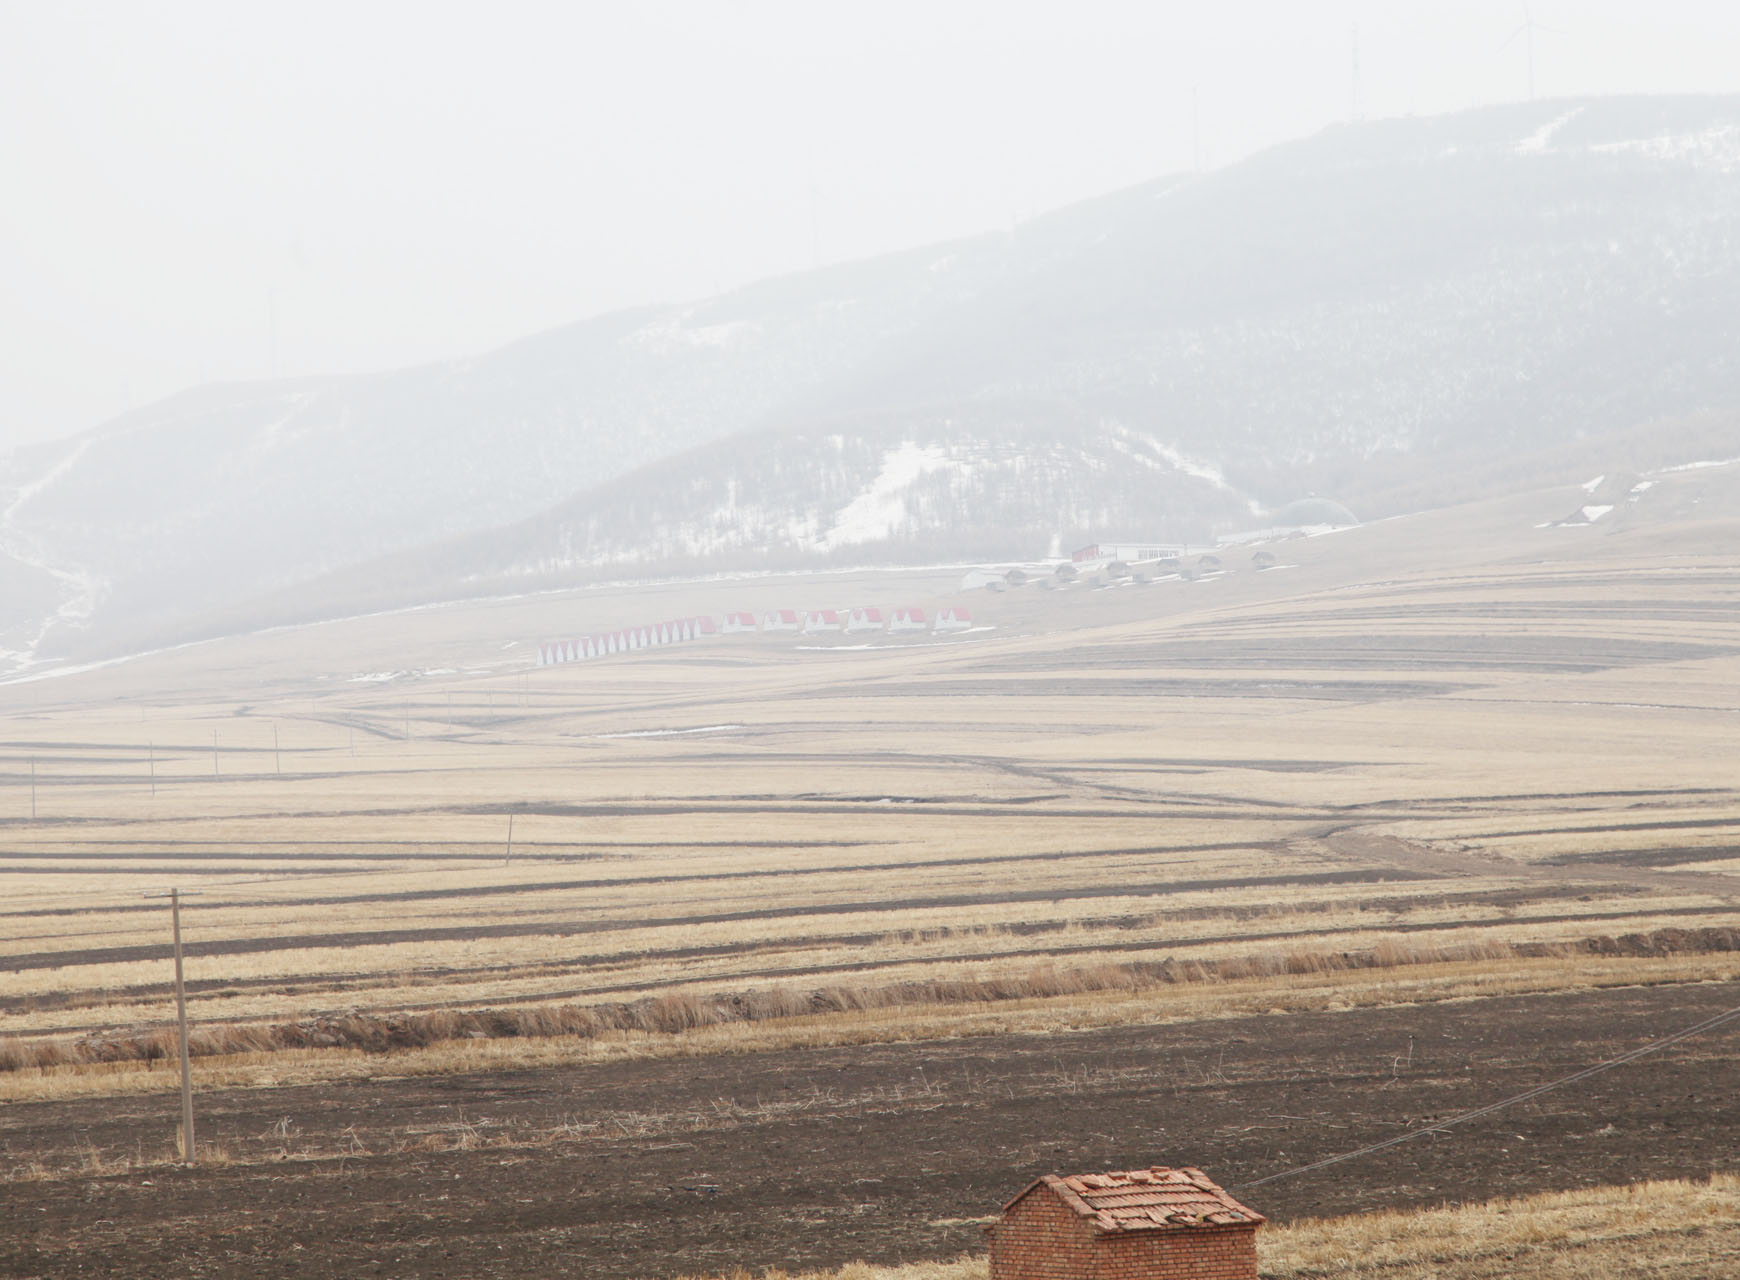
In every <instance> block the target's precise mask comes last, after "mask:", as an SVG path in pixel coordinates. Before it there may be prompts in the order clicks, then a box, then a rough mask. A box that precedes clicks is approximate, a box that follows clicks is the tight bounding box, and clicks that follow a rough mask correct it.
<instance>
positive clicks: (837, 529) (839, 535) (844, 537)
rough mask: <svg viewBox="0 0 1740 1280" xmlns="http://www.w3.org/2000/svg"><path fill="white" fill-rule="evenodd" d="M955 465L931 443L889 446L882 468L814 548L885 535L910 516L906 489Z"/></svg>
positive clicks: (842, 510)
mask: <svg viewBox="0 0 1740 1280" xmlns="http://www.w3.org/2000/svg"><path fill="white" fill-rule="evenodd" d="M959 465H960V464H958V463H952V462H951V461H950V459H949V456H948V453H947V452H946V451H945V450H943V449H940V448H937V447H936V446H934V445H933V446H931V447H928V448H926V447H924V446H922V445H918V444H915V443H914V442H912V441H911V440H908V441H905V442H904V443H902V444H901V445H900V446H899V447H898V448H894V449H890V450H889V451H888V452H887V453H885V454H884V455H883V456H882V470H880V471H879V472H877V473H876V478H875V479H874V480H872V481H871V482H870V485H869V487H868V488H866V489H865V490H864V491H863V492H862V493H860V494H859V495H858V496H857V497H856V498H853V499H852V501H850V502H848V503H847V504H846V505H845V506H843V507H841V508H840V510H839V512H838V513H836V514H835V516H834V523H833V527H832V528H830V529H829V530H828V532H827V533H825V534H824V535H822V536H821V537H820V538H818V539H816V541H815V546H816V548H817V549H818V550H822V551H832V550H833V549H834V548H835V547H845V546H853V545H856V544H857V543H861V542H876V541H879V540H881V539H883V538H887V537H889V536H890V535H892V534H893V533H894V532H895V531H896V530H898V529H900V528H901V527H902V526H904V525H905V524H906V523H907V522H908V520H909V519H910V512H909V511H908V509H907V505H906V492H907V490H908V489H910V488H911V487H912V486H913V485H914V484H915V483H917V482H918V481H919V480H920V479H921V478H923V477H924V476H927V475H929V474H930V473H931V472H933V471H941V470H944V469H946V468H949V467H951V466H954V467H958V466H959Z"/></svg>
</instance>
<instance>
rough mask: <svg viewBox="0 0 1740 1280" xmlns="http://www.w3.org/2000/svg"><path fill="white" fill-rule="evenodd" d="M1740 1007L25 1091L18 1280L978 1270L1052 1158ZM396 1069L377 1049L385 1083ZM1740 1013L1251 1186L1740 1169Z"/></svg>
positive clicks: (1081, 1158)
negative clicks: (480, 1072) (178, 1154)
mask: <svg viewBox="0 0 1740 1280" xmlns="http://www.w3.org/2000/svg"><path fill="white" fill-rule="evenodd" d="M1735 1005H1740V984H1733V983H1703V984H1696V985H1686V986H1663V987H1655V988H1647V989H1646V988H1625V989H1619V990H1612V991H1604V992H1584V993H1578V994H1569V995H1556V996H1539V997H1526V998H1504V999H1491V1000H1475V1001H1462V1002H1450V1003H1442V1004H1435V1005H1425V1006H1417V1007H1398V1008H1391V1009H1377V1010H1360V1011H1350V1012H1342V1013H1315V1014H1287V1015H1271V1016H1267V1017H1255V1018H1239V1019H1227V1020H1221V1021H1213V1022H1204V1023H1195V1024H1189V1025H1182V1026H1181V1025H1174V1026H1166V1027H1136V1028H1118V1029H1112V1030H1100V1031H1092V1032H1083V1033H1076V1034H1066V1035H1053V1036H1018V1037H998V1038H984V1039H962V1040H947V1041H929V1042H919V1043H911V1044H897V1045H877V1046H869V1047H855V1048H849V1049H838V1050H832V1049H830V1050H814V1051H793V1052H779V1053H761V1054H745V1055H741V1056H735V1057H723V1058H702V1059H685V1060H668V1061H659V1062H631V1063H622V1064H616V1065H605V1066H597V1065H594V1066H585V1067H576V1068H572V1069H565V1070H548V1071H540V1072H535V1073H530V1072H528V1073H523V1074H513V1075H499V1076H491V1077H479V1076H454V1077H440V1078H430V1079H408V1080H387V1079H379V1080H374V1081H370V1082H366V1083H359V1084H348V1085H334V1086H326V1087H320V1088H285V1089H276V1090H273V1089H265V1090H250V1091H235V1092H227V1093H216V1094H209V1095H206V1096H203V1097H202V1098H201V1099H200V1112H201V1116H202V1120H201V1130H200V1136H201V1141H202V1145H203V1144H204V1143H208V1142H209V1143H212V1144H214V1145H215V1147H216V1148H217V1149H218V1150H219V1151H220V1152H221V1153H222V1154H223V1156H224V1158H227V1160H228V1163H212V1164H208V1165H205V1166H202V1167H200V1168H197V1169H182V1168H177V1167H172V1166H166V1165H160V1166H157V1167H154V1168H146V1169H144V1170H135V1171H132V1172H127V1173H104V1172H102V1170H103V1169H104V1167H105V1165H106V1163H107V1162H112V1161H115V1160H116V1159H117V1158H118V1157H122V1156H134V1155H135V1154H136V1153H140V1152H143V1153H145V1154H146V1155H149V1154H151V1153H154V1152H161V1151H162V1150H163V1148H164V1146H165V1144H166V1142H167V1140H168V1136H169V1135H170V1134H171V1133H172V1131H173V1125H174V1120H175V1101H174V1097H173V1095H171V1094H164V1095H161V1096H154V1097H149V1098H143V1099H141V1098H133V1099H122V1100H117V1099H103V1100H96V1101H89V1102H60V1103H28V1104H15V1105H12V1106H10V1107H8V1108H6V1109H5V1111H4V1112H0V1153H3V1158H4V1161H5V1163H6V1165H7V1166H8V1168H9V1169H10V1170H11V1171H12V1172H13V1173H14V1174H15V1173H16V1172H17V1171H18V1170H20V1169H26V1168H29V1167H30V1166H31V1165H33V1164H34V1163H37V1162H41V1163H42V1164H44V1165H49V1166H60V1165H63V1164H65V1163H66V1161H67V1157H68V1154H69V1147H70V1148H71V1149H72V1152H73V1154H74V1156H75V1158H78V1157H79V1153H85V1157H84V1158H87V1159H88V1162H89V1164H90V1169H89V1170H86V1171H81V1172H74V1173H71V1174H70V1175H67V1176H55V1177H44V1178H36V1179H30V1178H26V1179H24V1180H18V1181H8V1182H5V1183H3V1184H0V1275H5V1276H8V1277H44V1278H46V1277H57V1278H58V1277H63V1276H104V1277H165V1278H167V1277H189V1276H209V1277H286V1278H288V1277H297V1278H299V1280H300V1278H303V1277H309V1276H334V1275H344V1276H371V1275H394V1276H409V1275H415V1276H428V1277H485V1276H489V1277H539V1278H540V1280H542V1278H544V1277H552V1276H564V1275H574V1276H580V1275H584V1276H596V1277H656V1276H671V1275H679V1274H683V1273H692V1272H705V1271H713V1270H718V1269H724V1268H729V1267H731V1266H736V1265H743V1266H749V1267H762V1266H776V1265H777V1266H785V1267H796V1266H820V1265H828V1264H838V1263H841V1262H845V1261H848V1260H851V1259H855V1258H864V1259H868V1260H872V1261H899V1260H912V1259H918V1258H924V1257H939V1256H949V1255H953V1254H957V1253H960V1252H963V1251H968V1250H976V1249H978V1248H981V1247H982V1238H981V1236H980V1233H979V1229H978V1225H977V1223H976V1222H975V1221H973V1220H974V1219H977V1218H980V1217H982V1216H984V1215H987V1214H990V1213H993V1212H994V1211H995V1210H996V1208H997V1206H998V1204H999V1203H1000V1201H1002V1200H1003V1199H1004V1198H1006V1197H1007V1196H1009V1195H1010V1194H1012V1193H1013V1192H1015V1191H1017V1190H1019V1189H1020V1187H1021V1186H1022V1185H1023V1184H1024V1182H1025V1181H1026V1180H1027V1179H1029V1178H1032V1177H1033V1176H1035V1175H1037V1174H1039V1173H1043V1172H1046V1171H1050V1170H1085V1169H1105V1168H1122V1167H1128V1166H1133V1165H1143V1164H1149V1163H1156V1162H1167V1163H1185V1164H1199V1165H1201V1166H1203V1167H1205V1168H1206V1169H1208V1170H1209V1171H1210V1172H1211V1173H1212V1174H1213V1175H1215V1176H1216V1177H1218V1178H1219V1179H1220V1180H1222V1181H1223V1182H1225V1183H1226V1184H1228V1185H1229V1186H1232V1187H1233V1188H1235V1189H1237V1188H1239V1187H1240V1186H1241V1185H1242V1184H1244V1183H1246V1182H1249V1181H1252V1180H1254V1179H1257V1178H1261V1177H1264V1176H1266V1175H1269V1174H1272V1173H1276V1172H1278V1171H1281V1170H1284V1169H1288V1168H1293V1167H1296V1166H1298V1165H1301V1164H1305V1163H1307V1162H1310V1161H1313V1160H1316V1159H1319V1158H1322V1157H1324V1156H1328V1155H1333V1154H1336V1153H1338V1152H1342V1151H1348V1150H1352V1149H1354V1148H1357V1147H1360V1146H1362V1145H1364V1144H1366V1143H1370V1142H1374V1141H1379V1140H1381V1139H1384V1138H1388V1137H1392V1136H1395V1135H1396V1134H1398V1133H1402V1132H1405V1131H1407V1129H1409V1128H1420V1127H1423V1126H1426V1125H1429V1124H1431V1123H1432V1122H1434V1121H1435V1120H1442V1119H1444V1118H1446V1117H1448V1116H1450V1115H1453V1114H1456V1113H1459V1112H1462V1111H1464V1110H1467V1109H1470V1108H1474V1107H1479V1106H1483V1105H1485V1104H1488V1103H1491V1102H1494V1101H1496V1100H1499V1099H1501V1098H1504V1097H1507V1096H1510V1095H1512V1094H1515V1093H1517V1092H1520V1091H1522V1090H1524V1089H1528V1088H1530V1087H1532V1086H1535V1085H1537V1084H1541V1083H1543V1082H1546V1081H1550V1080H1553V1079H1557V1078H1559V1077H1561V1076H1564V1075H1566V1074H1569V1073H1570V1072H1572V1071H1575V1070H1577V1069H1580V1068H1582V1067H1585V1066H1588V1065H1590V1064H1592V1063H1595V1062H1598V1061H1601V1060H1603V1059H1605V1058H1608V1057H1611V1056H1613V1055H1615V1054H1619V1053H1623V1052H1626V1051H1628V1050H1631V1049H1634V1048H1636V1047H1637V1046H1639V1045H1640V1044H1641V1043H1643V1042H1645V1041H1647V1040H1649V1039H1652V1038H1655V1037H1658V1036H1661V1035H1664V1034H1667V1033H1670V1032H1673V1031H1675V1030H1678V1029H1680V1028H1683V1027H1686V1026H1689V1025H1691V1024H1693V1023H1696V1022H1699V1021H1701V1020H1702V1019H1704V1018H1706V1017H1708V1016H1710V1015H1712V1014H1714V1013H1718V1012H1720V1011H1722V1010H1725V1009H1728V1008H1731V1007H1733V1006H1735ZM389 1064H390V1059H382V1067H383V1070H385V1069H387V1068H388V1066H389ZM1737 1086H1740V1023H1730V1024H1727V1025H1726V1026H1725V1027H1724V1028H1722V1029H1719V1030H1717V1031H1715V1032H1712V1033H1710V1034H1709V1035H1708V1036H1706V1037H1701V1038H1698V1039H1693V1040H1688V1041H1685V1042H1682V1043H1680V1044H1677V1045H1674V1046H1672V1047H1670V1048H1668V1049H1666V1050H1664V1051H1663V1052H1661V1053H1659V1054H1656V1055H1652V1056H1650V1057H1647V1058H1644V1059H1642V1060H1640V1061H1638V1062H1636V1063H1633V1064H1630V1065H1627V1066H1624V1067H1620V1068H1616V1069H1614V1070H1612V1071H1610V1072H1607V1073H1605V1074H1602V1075H1599V1076H1596V1077H1594V1078H1593V1079H1591V1080H1589V1081H1586V1082H1583V1083H1580V1084H1578V1085H1577V1086H1575V1087H1573V1088H1569V1089H1565V1090H1562V1091H1559V1092H1554V1093H1551V1094H1548V1095H1545V1096H1543V1097H1541V1098H1539V1099H1537V1100H1535V1101H1532V1102H1529V1103H1526V1104H1522V1105H1519V1106H1517V1107H1514V1108H1512V1109H1509V1110H1506V1111H1503V1112H1500V1113H1497V1114H1495V1115H1493V1116H1490V1117H1487V1118H1485V1119H1482V1120H1479V1121H1476V1122H1473V1123H1470V1124H1468V1125H1465V1126H1462V1127H1459V1128H1457V1129H1455V1130H1454V1131H1453V1132H1451V1133H1449V1134H1442V1135H1440V1134H1434V1135H1430V1136H1425V1137H1422V1138H1421V1139H1419V1140H1417V1141H1414V1142H1410V1143H1406V1144H1403V1145H1400V1146H1397V1147H1394V1148H1392V1149H1389V1150H1387V1151H1384V1152H1381V1153H1378V1154H1376V1155H1372V1156H1369V1157H1364V1158H1361V1159H1358V1160H1354V1161H1350V1162H1348V1163H1345V1164H1341V1165H1337V1166H1335V1167H1334V1168H1332V1169H1329V1170H1325V1171H1321V1172H1319V1173H1316V1174H1311V1175H1305V1176H1301V1177H1297V1178H1291V1179H1286V1180H1281V1181H1277V1182H1274V1183H1270V1184H1268V1185H1265V1186H1262V1187H1258V1188H1254V1189H1252V1190H1250V1191H1248V1192H1246V1193H1245V1196H1246V1198H1247V1199H1248V1200H1249V1201H1250V1202H1251V1203H1253V1204H1254V1205H1255V1206H1256V1207H1258V1208H1260V1209H1262V1210H1263V1211H1264V1212H1266V1213H1268V1214H1270V1215H1271V1216H1272V1217H1273V1218H1275V1219H1277V1220H1285V1219H1287V1218H1290V1217H1296V1216H1302V1215H1323V1214H1339V1213H1347V1212H1356V1211H1360V1210H1366V1209H1373V1208H1378V1207H1389V1206H1405V1205H1421V1204H1431V1203H1438V1202H1443V1201H1455V1200H1472V1199H1479V1198H1483V1197H1488V1196H1493V1195H1499V1194H1505V1193H1520V1192H1528V1191H1537V1190H1545V1189H1557V1188H1568V1187H1575V1186H1581V1185H1588V1184H1602V1183H1623V1182H1630V1181H1635V1180H1638V1179H1644V1178H1651V1177H1669V1176H1689V1175H1701V1174H1705V1173H1708V1172H1710V1171H1712V1170H1726V1171H1735V1170H1740V1088H1737Z"/></svg>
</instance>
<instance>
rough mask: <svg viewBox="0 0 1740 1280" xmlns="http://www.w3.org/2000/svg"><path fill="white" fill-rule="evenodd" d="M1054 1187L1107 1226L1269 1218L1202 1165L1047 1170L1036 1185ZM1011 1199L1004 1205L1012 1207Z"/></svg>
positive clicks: (1169, 1227) (1182, 1225) (1146, 1227)
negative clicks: (1068, 1173)
mask: <svg viewBox="0 0 1740 1280" xmlns="http://www.w3.org/2000/svg"><path fill="white" fill-rule="evenodd" d="M1040 1185H1044V1186H1047V1187H1050V1188H1051V1189H1052V1190H1053V1191H1054V1192H1056V1193H1057V1196H1058V1198H1059V1199H1060V1200H1062V1201H1063V1202H1064V1203H1065V1204H1066V1205H1068V1206H1069V1207H1070V1208H1071V1209H1074V1210H1075V1211H1076V1213H1078V1214H1080V1215H1081V1216H1082V1217H1084V1218H1088V1219H1090V1220H1091V1221H1092V1222H1093V1223H1094V1225H1095V1226H1096V1227H1097V1228H1099V1229H1100V1230H1101V1231H1177V1230H1182V1229H1186V1228H1192V1227H1222V1226H1238V1225H1241V1224H1246V1223H1248V1224H1250V1225H1251V1226H1256V1225H1257V1224H1259V1223H1261V1222H1265V1221H1267V1219H1265V1218H1264V1217H1263V1215H1262V1214H1260V1213H1258V1212H1257V1211H1256V1210H1255V1209H1250V1208H1246V1207H1245V1206H1244V1205H1242V1204H1240V1203H1239V1202H1238V1201H1237V1200H1234V1199H1233V1198H1232V1197H1231V1196H1230V1195H1228V1194H1227V1193H1226V1192H1225V1191H1224V1190H1222V1189H1221V1187H1220V1185H1219V1184H1218V1183H1216V1182H1215V1181H1213V1180H1212V1179H1211V1178H1210V1177H1209V1176H1208V1175H1207V1174H1206V1173H1204V1172H1203V1171H1202V1170H1201V1169H1191V1168H1184V1169H1166V1168H1161V1167H1159V1166H1156V1167H1154V1168H1152V1169H1132V1170H1130V1171H1129V1172H1127V1173H1086V1174H1077V1175H1075V1176H1073V1177H1067V1178H1060V1177H1058V1176H1056V1175H1055V1174H1047V1175H1046V1176H1045V1177H1043V1178H1041V1179H1039V1181H1038V1182H1034V1183H1032V1184H1030V1185H1029V1186H1028V1187H1027V1189H1026V1190H1024V1191H1022V1193H1021V1195H1018V1196H1016V1197H1015V1198H1014V1200H1011V1201H1009V1205H1013V1204H1014V1203H1015V1201H1016V1200H1019V1199H1021V1197H1022V1196H1025V1195H1026V1194H1027V1192H1028V1191H1032V1190H1033V1189H1034V1187H1037V1186H1040ZM1009 1205H1005V1206H1004V1208H1008V1207H1009Z"/></svg>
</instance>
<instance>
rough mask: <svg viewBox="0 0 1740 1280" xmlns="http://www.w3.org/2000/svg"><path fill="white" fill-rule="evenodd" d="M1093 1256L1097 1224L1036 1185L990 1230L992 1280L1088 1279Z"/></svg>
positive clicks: (1047, 1189) (1091, 1271)
mask: <svg viewBox="0 0 1740 1280" xmlns="http://www.w3.org/2000/svg"><path fill="white" fill-rule="evenodd" d="M1093 1255H1094V1229H1093V1224H1092V1223H1090V1222H1087V1221H1085V1220H1084V1219H1083V1218H1082V1217H1081V1215H1079V1214H1078V1213H1076V1211H1075V1210H1073V1209H1071V1208H1070V1207H1069V1206H1068V1205H1066V1204H1064V1203H1063V1202H1062V1201H1061V1200H1059V1199H1058V1198H1057V1195H1056V1193H1054V1192H1053V1191H1052V1190H1051V1189H1050V1188H1049V1187H1043V1186H1041V1187H1035V1188H1033V1190H1032V1191H1030V1192H1028V1193H1027V1194H1026V1195H1025V1196H1023V1197H1022V1198H1021V1199H1020V1200H1017V1201H1016V1202H1015V1203H1014V1204H1013V1205H1011V1206H1010V1207H1009V1211H1008V1212H1007V1213H1005V1214H1004V1215H1003V1216H1002V1218H1000V1219H999V1220H998V1222H997V1225H996V1227H995V1228H994V1229H993V1230H992V1232H991V1280H1089V1278H1090V1277H1091V1276H1092V1274H1093V1265H1094V1256H1093ZM1252 1274H1253V1275H1254V1274H1255V1272H1254V1271H1253V1272H1252Z"/></svg>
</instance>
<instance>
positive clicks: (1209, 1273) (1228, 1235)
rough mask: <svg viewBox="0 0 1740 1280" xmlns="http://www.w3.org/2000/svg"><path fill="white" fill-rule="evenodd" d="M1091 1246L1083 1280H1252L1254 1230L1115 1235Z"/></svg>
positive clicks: (1201, 1229) (1197, 1229) (1200, 1229)
mask: <svg viewBox="0 0 1740 1280" xmlns="http://www.w3.org/2000/svg"><path fill="white" fill-rule="evenodd" d="M1094 1243H1095V1247H1094V1265H1093V1270H1092V1271H1091V1272H1087V1273H1077V1274H1078V1275H1080V1276H1081V1278H1082V1280H1257V1229H1256V1227H1255V1225H1252V1226H1246V1227H1192V1228H1190V1229H1188V1230H1184V1231H1132V1232H1128V1233H1122V1232H1120V1233H1118V1234H1115V1235H1105V1236H1101V1237H1100V1238H1099V1239H1098V1240H1097V1241H1095V1242H1094Z"/></svg>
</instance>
